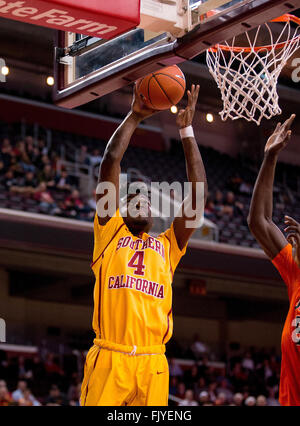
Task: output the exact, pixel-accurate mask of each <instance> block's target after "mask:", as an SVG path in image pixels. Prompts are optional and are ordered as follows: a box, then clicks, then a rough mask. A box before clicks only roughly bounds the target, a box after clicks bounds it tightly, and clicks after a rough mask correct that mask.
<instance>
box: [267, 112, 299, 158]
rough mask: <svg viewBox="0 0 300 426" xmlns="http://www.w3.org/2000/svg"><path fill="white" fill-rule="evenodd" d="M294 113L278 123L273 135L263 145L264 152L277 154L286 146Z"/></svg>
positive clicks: (289, 137)
mask: <svg viewBox="0 0 300 426" xmlns="http://www.w3.org/2000/svg"><path fill="white" fill-rule="evenodd" d="M295 117H296V115H295V114H292V115H291V116H290V118H289V119H288V120H286V121H285V123H283V124H281V123H278V124H277V127H276V129H275V132H274V133H273V135H272V136H271V137H270V138H269V139H268V142H267V143H266V146H265V153H272V154H277V153H279V152H280V151H281V150H282V149H283V148H285V147H286V145H287V144H288V142H289V141H290V139H291V135H292V131H291V130H290V129H291V126H292V124H293V121H294V119H295Z"/></svg>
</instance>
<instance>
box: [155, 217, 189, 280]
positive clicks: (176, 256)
mask: <svg viewBox="0 0 300 426" xmlns="http://www.w3.org/2000/svg"><path fill="white" fill-rule="evenodd" d="M159 238H162V239H166V240H167V242H168V243H169V256H170V267H171V272H172V274H174V272H175V269H176V267H177V265H178V263H179V261H180V259H181V258H182V256H184V255H185V252H186V248H187V242H186V244H185V245H184V247H180V246H179V245H178V241H177V237H176V235H175V229H174V222H173V223H172V225H171V227H170V228H169V229H167V230H166V231H165V232H164V233H162V234H161V235H160V236H159ZM164 246H165V244H164Z"/></svg>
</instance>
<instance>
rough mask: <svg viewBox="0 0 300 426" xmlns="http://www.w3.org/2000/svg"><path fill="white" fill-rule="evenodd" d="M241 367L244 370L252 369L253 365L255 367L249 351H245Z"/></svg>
mask: <svg viewBox="0 0 300 426" xmlns="http://www.w3.org/2000/svg"><path fill="white" fill-rule="evenodd" d="M242 367H243V368H244V369H245V370H250V371H253V370H254V367H255V365H254V361H253V359H252V357H251V353H250V352H249V351H247V352H246V353H245V356H244V358H243V360H242Z"/></svg>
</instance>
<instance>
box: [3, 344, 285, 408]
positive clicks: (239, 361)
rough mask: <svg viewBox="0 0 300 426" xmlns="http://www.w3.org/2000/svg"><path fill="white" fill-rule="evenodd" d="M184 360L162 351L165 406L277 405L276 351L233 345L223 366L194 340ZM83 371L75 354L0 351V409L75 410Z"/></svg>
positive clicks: (81, 354) (81, 355)
mask: <svg viewBox="0 0 300 426" xmlns="http://www.w3.org/2000/svg"><path fill="white" fill-rule="evenodd" d="M175 344H176V343H175ZM78 354H79V355H78ZM186 355H187V356H189V362H188V363H187V362H185V363H184V362H182V359H180V358H174V357H173V356H172V348H168V349H167V356H168V360H169V370H170V389H169V390H170V399H169V405H170V406H224V405H226V406H227V405H232V406H255V405H258V406H267V405H269V406H270V405H272V406H276V405H279V403H278V383H279V374H280V358H279V356H278V355H277V354H276V351H274V350H269V351H266V350H264V349H257V348H255V347H251V348H246V349H245V348H241V346H240V345H239V344H236V343H235V344H231V345H230V347H229V349H228V351H227V354H226V356H225V358H224V359H223V360H222V362H213V361H211V360H210V358H211V353H210V348H209V347H208V346H207V345H206V344H205V343H203V342H201V340H200V339H199V337H196V338H195V339H194V341H193V343H192V344H191V345H190V346H189V349H188V352H186ZM78 357H79V359H78ZM83 365H84V354H83V352H79V351H78V353H77V356H75V355H71V356H70V355H69V356H68V357H67V358H66V359H62V358H61V357H60V356H58V355H55V354H53V353H51V352H47V353H44V355H42V354H39V355H37V354H35V355H34V356H32V355H31V356H26V357H25V356H23V355H22V356H7V354H6V353H5V352H1V351H0V406H10V405H20V406H40V405H46V406H47V405H69V406H70V405H71V406H78V405H79V397H80V389H81V380H82V366H83Z"/></svg>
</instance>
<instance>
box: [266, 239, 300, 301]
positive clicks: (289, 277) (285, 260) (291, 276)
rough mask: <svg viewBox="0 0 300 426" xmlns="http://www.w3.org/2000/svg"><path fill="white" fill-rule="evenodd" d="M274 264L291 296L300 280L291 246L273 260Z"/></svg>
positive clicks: (299, 271) (299, 272)
mask: <svg viewBox="0 0 300 426" xmlns="http://www.w3.org/2000/svg"><path fill="white" fill-rule="evenodd" d="M272 263H273V265H274V266H275V268H276V269H277V270H278V272H279V273H280V275H281V277H282V279H283V281H284V282H285V284H286V285H287V287H288V292H289V296H291V294H292V293H293V291H294V288H295V286H296V285H297V281H298V279H299V278H300V269H299V267H298V265H297V263H296V262H295V260H294V258H293V248H292V246H291V244H287V245H286V246H285V247H284V248H283V249H282V250H281V251H280V252H279V253H278V254H277V256H276V257H275V258H274V259H273V260H272Z"/></svg>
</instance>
